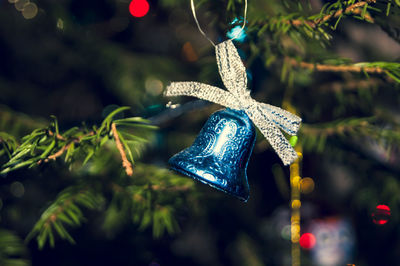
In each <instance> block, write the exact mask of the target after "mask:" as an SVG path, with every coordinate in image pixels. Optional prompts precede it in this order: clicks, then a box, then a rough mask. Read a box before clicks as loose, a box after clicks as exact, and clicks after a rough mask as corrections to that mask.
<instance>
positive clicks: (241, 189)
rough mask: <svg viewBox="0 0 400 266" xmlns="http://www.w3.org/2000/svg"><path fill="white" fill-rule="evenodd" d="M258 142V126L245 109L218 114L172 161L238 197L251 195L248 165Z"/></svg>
mask: <svg viewBox="0 0 400 266" xmlns="http://www.w3.org/2000/svg"><path fill="white" fill-rule="evenodd" d="M254 142H255V128H254V126H253V124H252V123H251V121H250V119H249V117H248V116H247V115H246V114H245V112H243V111H238V110H233V109H230V108H228V109H226V110H222V111H218V112H216V113H214V114H213V115H212V116H211V117H210V118H209V119H208V121H207V123H206V124H205V125H204V127H203V129H202V130H201V132H200V134H199V136H198V137H197V138H196V140H195V141H194V143H193V145H192V146H191V147H189V148H187V149H185V150H183V151H182V152H180V153H178V154H176V155H175V156H173V157H172V158H171V159H170V160H169V163H170V164H171V165H172V168H173V169H175V170H177V171H178V172H181V173H184V174H186V175H188V176H191V177H193V178H195V179H197V180H199V181H201V182H203V183H205V184H208V185H210V186H212V187H214V188H217V189H219V190H222V191H224V192H226V193H228V194H231V195H233V196H236V197H238V198H239V199H241V200H243V201H247V199H248V198H249V184H248V183H247V175H246V167H247V162H248V159H249V158H250V155H251V151H252V149H253V146H254Z"/></svg>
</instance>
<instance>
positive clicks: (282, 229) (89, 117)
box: [0, 0, 400, 266]
mask: <svg viewBox="0 0 400 266" xmlns="http://www.w3.org/2000/svg"><path fill="white" fill-rule="evenodd" d="M148 2H149V5H150V9H149V12H148V13H147V14H146V15H145V16H144V17H140V18H138V17H133V16H132V15H131V14H130V13H129V4H130V1H128V0H126V1H125V0H97V1H94V0H86V1H79V0H58V1H51V0H38V1H31V2H28V1H27V0H25V1H23V0H19V1H18V0H16V1H15V0H9V1H7V0H1V1H0V130H1V131H5V132H8V133H10V134H13V135H14V136H18V137H22V136H23V135H24V134H27V133H29V132H30V131H31V130H32V129H34V128H37V127H40V126H43V125H46V124H47V123H48V122H49V121H50V118H49V117H50V115H55V116H57V118H58V120H59V122H60V127H61V130H65V129H68V128H70V127H72V126H76V125H80V124H81V123H82V122H83V121H84V122H85V123H88V124H92V123H98V122H99V121H101V119H102V118H103V117H104V116H103V115H104V110H105V109H106V108H107V107H109V106H110V105H118V106H130V107H132V110H131V111H130V113H127V114H126V115H127V116H142V117H145V118H149V119H150V120H151V121H153V123H155V124H157V125H158V126H159V127H160V129H159V130H158V132H157V134H156V137H155V138H154V140H153V141H152V142H151V143H150V144H149V145H148V148H147V150H146V152H145V153H144V154H143V156H142V158H141V159H140V160H141V161H143V162H146V163H148V164H154V165H157V166H160V167H164V168H167V167H168V166H167V161H168V159H169V157H170V156H172V155H173V154H174V153H176V152H178V151H180V150H182V149H184V148H186V147H188V146H189V145H191V143H192V142H193V140H194V138H195V137H196V135H197V134H198V132H199V131H200V129H201V127H202V125H203V124H204V123H205V121H206V120H207V118H208V117H209V116H210V115H211V114H212V113H213V112H214V111H216V110H218V109H220V108H221V107H220V106H216V105H213V104H209V103H206V102H202V101H198V100H196V99H189V98H181V99H166V98H164V97H163V96H162V92H163V90H164V89H165V87H166V86H167V85H168V84H169V83H170V82H171V81H200V82H204V83H207V84H212V85H215V86H219V87H222V82H221V80H220V77H219V75H218V71H217V66H216V63H215V55H214V51H213V46H212V45H211V44H210V43H209V42H208V41H207V40H206V39H205V38H204V37H203V36H202V35H201V34H200V33H199V31H198V30H197V28H196V25H195V22H194V20H193V18H192V15H191V11H190V4H189V1H188V0H148ZM228 2H229V3H230V2H233V3H234V7H235V8H232V7H231V9H230V10H228V11H227V5H228ZM282 3H283V2H281V1H273V0H271V1H261V0H258V1H251V0H250V2H249V5H250V6H249V14H248V21H249V26H248V28H246V30H247V33H248V36H247V38H246V40H244V41H243V42H236V45H237V47H238V48H239V52H240V54H241V56H242V59H243V61H244V62H245V64H246V67H247V69H248V77H249V84H250V88H251V90H252V95H253V97H254V98H255V99H257V100H259V101H262V102H266V103H270V104H273V105H276V106H282V101H283V99H284V98H285V99H287V97H288V95H290V97H289V98H290V103H291V105H292V106H294V107H295V108H296V110H297V112H298V113H299V114H300V115H301V116H302V118H303V122H304V124H305V125H309V126H308V127H307V126H306V128H307V129H308V130H309V131H306V130H304V131H303V132H302V133H300V140H299V143H300V145H302V146H303V150H304V151H303V155H304V157H303V160H302V177H310V178H311V179H308V182H310V183H311V185H310V186H314V185H315V188H314V189H313V190H312V189H310V191H308V193H307V194H302V207H301V215H302V223H301V224H302V234H303V233H307V232H311V233H312V234H313V235H314V236H315V238H316V240H317V244H316V245H315V246H314V247H309V248H308V249H307V247H305V248H303V249H302V263H303V264H304V265H353V264H355V265H400V263H399V262H398V259H399V256H400V255H399V254H400V227H399V226H398V223H399V217H400V216H399V214H398V210H399V206H400V205H399V204H400V182H399V172H400V168H399V162H400V157H399V155H400V153H399V149H398V143H399V137H398V134H397V135H396V134H395V133H396V130H397V128H398V127H397V125H398V124H399V123H400V122H399V121H400V116H399V110H398V106H399V103H400V97H399V93H398V92H399V86H398V84H397V83H396V82H394V81H393V80H390V78H387V77H385V76H380V75H370V77H369V79H368V78H367V77H366V76H365V75H363V74H362V73H361V74H359V73H355V74H353V73H318V72H316V73H312V71H302V70H292V71H293V73H294V74H293V75H294V81H293V80H292V83H291V84H288V83H287V82H286V81H282V79H281V68H282V63H280V62H279V60H278V61H276V62H275V63H274V64H272V65H270V64H268V62H267V61H268V59H269V58H272V57H276V58H278V59H279V58H281V59H282V58H284V56H285V55H286V54H292V55H293V54H294V55H296V54H297V53H298V54H301V56H302V58H305V60H306V61H315V62H318V61H320V62H321V61H323V60H326V59H329V57H331V56H332V57H333V55H335V58H337V57H342V58H349V59H350V60H353V61H354V62H363V61H397V62H398V60H399V54H400V44H399V43H398V35H397V41H396V29H398V28H396V27H399V24H398V22H399V20H398V16H397V14H394V15H391V16H389V17H387V18H386V19H387V20H386V22H387V23H386V22H385V23H386V24H385V23H381V24H379V23H377V24H371V23H366V22H364V21H358V20H356V19H352V18H346V19H343V21H341V22H340V23H339V25H338V28H337V30H336V31H331V32H330V33H331V34H332V35H333V39H332V41H331V42H330V43H329V44H327V45H326V46H325V47H322V46H318V48H315V47H317V46H315V44H314V43H312V42H310V43H309V46H308V44H307V39H305V43H306V45H305V48H299V47H297V46H296V44H295V43H293V42H291V41H290V40H289V38H288V37H287V36H285V35H282V36H279V38H277V37H276V36H274V35H273V34H272V33H271V34H270V35H268V34H269V33H267V34H266V35H265V34H264V35H263V34H257V33H258V31H259V30H260V28H261V27H262V25H260V23H259V24H257V23H253V24H252V22H254V21H255V20H256V19H257V21H262V19H261V20H260V18H263V17H264V18H266V17H272V16H274V15H276V16H278V15H279V14H288V13H290V12H295V11H296V10H295V9H294V8H293V7H291V6H289V7H284V6H283V4H282ZM310 3H311V6H310V9H309V11H307V12H309V14H314V13H318V12H319V10H320V8H321V7H322V5H323V4H324V3H326V2H321V1H318V0H313V1H310ZM28 4H29V6H28ZM304 4H305V5H306V4H307V1H304ZM394 6H395V5H394ZM393 8H394V7H393ZM397 8H398V7H397ZM242 10H243V3H242V1H209V3H203V4H202V6H201V7H200V8H199V10H198V14H199V20H200V22H201V24H202V25H204V28H205V31H206V32H207V34H208V35H209V36H210V37H211V38H212V39H213V40H215V41H216V42H219V41H222V40H225V39H226V38H227V37H226V34H227V32H228V31H229V30H230V29H232V28H233V27H234V26H235V25H233V24H231V23H230V22H232V21H233V19H234V18H235V17H240V16H241V15H242ZM285 12H286V13H285ZM376 16H377V18H376V20H377V21H378V19H379V16H380V15H376ZM236 24H237V23H236ZM239 24H240V23H239ZM391 25H392V26H391ZM393 25H394V27H393ZM397 34H398V32H397ZM390 35H391V36H390ZM271 36H272V37H271ZM276 43H278V44H279V45H278V46H277V47H280V48H279V49H278V48H276V47H275V46H274V44H276ZM303 44H304V42H303ZM269 47H273V48H271V49H269ZM274 47H275V48H274ZM282 49H283V50H282ZM278 51H280V52H278ZM170 100H171V101H172V108H171V107H167V106H166V104H167V103H168V102H169V101H170ZM170 106H171V104H170ZM377 114H384V116H385V117H391V119H392V120H390V121H391V123H389V122H386V123H384V122H382V123H379V124H377V125H375V126H376V127H375V129H380V130H385V129H394V137H392V138H390V139H389V140H387V139H385V136H384V135H382V134H381V135H379V136H376V135H375V134H372V133H371V132H369V131H368V132H366V133H365V132H364V131H362V130H357V127H356V128H355V129H351V130H348V131H346V126H348V125H347V124H345V123H344V122H343V123H344V124H343V125H342V124H340V123H336V124H335V123H332V124H329V123H331V121H338V120H340V119H347V118H357V117H359V118H365V117H372V116H375V115H377ZM343 121H345V120H343ZM387 121H389V120H387ZM315 125H316V126H315ZM340 126H342V127H343V128H344V129H343V128H342V129H343V130H342V132H338V131H337V130H336V129H337V128H338V127H340ZM350 126H351V125H350ZM329 128H333V129H332V130H331V131H329ZM317 129H321V131H322V130H327V131H326V132H325V131H323V132H324V133H323V134H325V135H324V136H325V137H324V139H323V140H321V142H322V141H323V142H324V143H320V144H318V143H315V142H318V141H319V140H320V138H317V137H315V138H312V136H313V134H317V133H318V132H319V131H315V130H317ZM313 130H314V131H313ZM339 131H340V130H339ZM315 132H317V133H315ZM258 133H259V132H258ZM397 133H398V131H397ZM308 135H309V136H308ZM302 138H303V139H304V141H303V142H302ZM306 140H307V141H308V142H307V141H306ZM313 141H314V142H313ZM307 143H308V144H307ZM310 143H311V144H310ZM307 145H308V146H307ZM317 146H318V147H317ZM66 172H67V169H66V167H65V166H64V165H63V163H62V162H58V161H57V162H54V163H52V164H51V165H49V166H46V167H41V168H39V169H25V170H19V171H17V172H14V173H11V174H9V175H7V176H6V177H4V178H1V180H0V182H1V186H0V193H1V194H0V197H1V201H0V202H1V205H0V208H1V221H0V225H1V227H2V228H6V229H9V230H12V231H14V232H16V234H17V235H19V236H20V237H21V238H25V236H26V235H27V233H28V232H29V231H30V230H31V228H32V226H33V225H34V224H35V222H36V220H37V219H38V218H39V216H40V214H41V212H42V211H43V209H44V207H45V206H46V204H48V203H49V202H50V201H52V200H53V199H54V198H55V196H56V195H57V193H58V192H59V191H60V190H61V189H62V188H64V186H65V185H66V184H68V182H69V179H68V178H69V176H68V174H66ZM248 177H249V184H250V189H251V194H250V200H249V201H248V202H247V203H242V202H240V201H239V200H237V199H235V198H233V197H231V196H229V195H226V194H223V193H222V192H218V191H216V190H213V189H212V188H210V187H208V186H206V185H203V184H200V183H198V184H196V190H197V192H196V193H198V195H199V196H198V197H199V198H198V203H197V204H196V205H195V206H194V205H191V204H189V203H188V204H186V205H185V207H184V208H183V209H181V210H179V212H178V217H177V220H178V222H179V225H180V227H181V232H180V233H178V234H176V235H172V236H169V235H168V234H165V235H164V236H163V237H161V238H158V239H157V238H153V236H152V233H151V228H150V229H146V230H145V231H139V230H138V227H137V225H135V224H132V223H126V224H124V225H123V226H121V227H120V228H119V229H118V230H115V232H113V233H112V234H107V233H106V232H104V230H103V229H102V227H101V224H102V217H101V215H99V214H98V213H96V212H87V213H85V216H86V217H87V222H86V223H85V224H83V226H82V227H80V228H78V229H71V234H72V236H73V237H74V239H75V240H76V242H77V244H75V245H71V244H69V243H67V242H64V241H62V240H57V241H56V246H55V248H50V247H48V246H46V247H45V248H44V249H43V250H41V251H40V250H38V248H37V244H36V242H35V241H30V242H29V243H28V244H27V245H28V250H29V251H28V254H27V255H26V256H27V258H30V259H31V262H32V265H34V266H45V265H60V266H64V265H65V266H67V265H68V266H69V265H76V266H78V265H151V266H156V265H238V266H239V265H251V266H257V265H290V262H291V242H290V227H289V225H290V193H289V182H288V178H289V170H288V168H285V167H283V166H282V164H281V162H280V161H279V158H278V156H277V155H276V154H275V153H274V152H273V150H272V149H271V148H270V147H269V145H268V143H267V142H266V140H265V139H263V137H261V134H258V137H257V142H256V146H255V149H254V152H253V155H252V156H251V160H250V162H249V165H248ZM182 178H185V177H182ZM166 193H168V192H166ZM378 205H385V206H388V207H389V208H390V213H388V212H382V210H381V209H379V208H378V209H377V206H378ZM306 246H307V245H306Z"/></svg>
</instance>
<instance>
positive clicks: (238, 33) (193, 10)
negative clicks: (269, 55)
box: [190, 0, 247, 46]
mask: <svg viewBox="0 0 400 266" xmlns="http://www.w3.org/2000/svg"><path fill="white" fill-rule="evenodd" d="M190 7H191V8H192V13H193V17H194V21H195V22H196V24H197V28H198V29H199V31H200V33H201V34H202V35H203V36H204V37H206V39H207V40H209V41H210V43H211V44H212V45H213V46H215V43H214V42H213V41H212V40H211V39H210V38H209V37H208V36H207V35H206V34H205V33H204V31H203V30H202V29H201V27H200V23H199V21H198V20H197V16H196V8H195V6H194V0H190ZM246 17H247V0H244V16H243V25H242V28H241V30H240V31H238V32H236V34H235V36H233V38H231V39H230V40H235V39H236V38H237V37H239V35H240V33H241V32H242V31H243V30H244V27H245V26H246Z"/></svg>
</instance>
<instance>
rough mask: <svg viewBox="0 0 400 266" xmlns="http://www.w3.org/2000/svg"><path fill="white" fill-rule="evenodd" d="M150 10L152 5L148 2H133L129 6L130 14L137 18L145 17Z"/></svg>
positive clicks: (139, 0)
mask: <svg viewBox="0 0 400 266" xmlns="http://www.w3.org/2000/svg"><path fill="white" fill-rule="evenodd" d="M149 9H150V5H149V3H148V2H147V1H146V0H132V2H131V3H130V4H129V12H130V13H131V15H132V16H134V17H137V18H140V17H143V16H145V15H146V14H147V12H149Z"/></svg>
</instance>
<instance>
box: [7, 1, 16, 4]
mask: <svg viewBox="0 0 400 266" xmlns="http://www.w3.org/2000/svg"><path fill="white" fill-rule="evenodd" d="M8 2H9V3H11V4H14V3H15V2H17V0H8Z"/></svg>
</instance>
